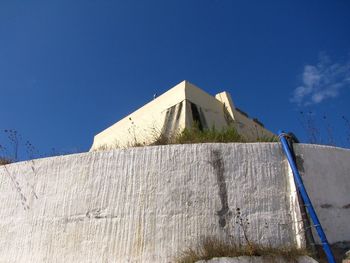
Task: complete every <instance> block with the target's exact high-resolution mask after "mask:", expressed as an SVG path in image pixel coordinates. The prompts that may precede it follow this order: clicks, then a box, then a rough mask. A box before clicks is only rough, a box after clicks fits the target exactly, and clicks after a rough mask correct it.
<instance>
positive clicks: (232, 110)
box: [90, 81, 274, 151]
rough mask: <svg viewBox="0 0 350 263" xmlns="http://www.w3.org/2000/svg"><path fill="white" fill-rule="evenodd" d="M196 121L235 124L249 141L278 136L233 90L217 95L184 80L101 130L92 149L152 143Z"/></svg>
mask: <svg viewBox="0 0 350 263" xmlns="http://www.w3.org/2000/svg"><path fill="white" fill-rule="evenodd" d="M195 122H196V123H198V126H199V128H200V129H211V128H213V127H214V128H215V129H217V130H221V129H223V128H226V127H228V126H230V125H233V126H234V127H235V128H236V129H237V131H238V133H239V134H241V135H242V136H243V137H245V138H246V140H247V141H256V140H257V139H259V138H265V137H272V136H274V134H273V133H272V132H270V131H268V130H267V129H265V128H264V126H263V124H262V123H261V122H259V121H258V120H257V119H251V118H249V117H248V115H247V114H246V113H244V112H243V111H241V110H239V109H238V108H236V107H235V106H234V104H233V101H232V99H231V96H230V94H229V93H227V92H221V93H219V94H217V95H215V97H213V96H211V95H209V94H208V93H206V92H204V91H203V90H201V89H199V88H198V87H196V86H195V85H193V84H191V83H189V82H188V81H182V82H181V83H179V84H178V85H176V86H175V87H173V88H171V89H170V90H168V91H167V92H165V93H164V94H162V95H161V96H159V97H157V98H155V99H154V100H152V101H151V102H149V103H147V104H146V105H144V106H143V107H141V108H140V109H138V110H136V111H135V112H133V113H131V114H130V115H128V116H126V117H125V118H123V119H122V120H120V121H118V122H117V123H115V124H113V125H112V126H110V127H108V128H107V129H105V130H104V131H102V132H100V133H99V134H97V135H96V136H95V137H94V142H93V145H92V147H91V149H90V151H93V150H99V149H109V148H118V147H128V146H132V145H135V144H142V145H148V144H151V143H152V142H153V141H155V139H156V138H157V137H159V135H160V134H162V135H165V136H167V137H170V136H172V135H174V134H175V133H178V132H181V131H182V130H183V129H184V128H189V127H192V126H193V124H194V123H195Z"/></svg>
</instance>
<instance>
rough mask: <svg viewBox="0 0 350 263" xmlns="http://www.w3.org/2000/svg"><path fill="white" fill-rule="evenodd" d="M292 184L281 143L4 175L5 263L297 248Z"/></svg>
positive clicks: (129, 153)
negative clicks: (202, 249) (243, 247)
mask: <svg viewBox="0 0 350 263" xmlns="http://www.w3.org/2000/svg"><path fill="white" fill-rule="evenodd" d="M289 182H290V180H289V178H288V173H287V168H286V165H285V161H284V157H283V154H282V151H281V149H280V146H279V145H278V144H276V143H275V144H273V143H270V144H268V143H267V144H197V145H173V146H159V147H144V148H132V149H126V150H114V151H108V152H91V153H86V154H78V155H70V156H63V157H53V158H46V159H39V160H34V161H28V162H22V163H17V164H12V165H7V166H1V167H0V262H11V263H13V262H26V263H28V262H36V263H37V262H84V263H86V262H173V259H174V257H175V256H176V255H178V253H179V252H180V251H182V250H184V249H186V248H188V247H193V246H195V245H196V244H198V242H199V240H201V239H202V238H203V237H206V236H210V237H216V238H222V239H225V238H227V239H228V238H230V239H233V240H235V241H236V242H241V243H244V242H245V239H244V238H243V234H244V231H245V233H246V235H247V236H248V238H249V239H250V241H252V242H257V243H260V244H269V245H273V246H280V245H283V246H285V245H288V244H294V243H296V240H297V239H302V236H303V235H302V231H301V225H300V217H298V213H297V212H296V210H298V209H296V207H295V202H294V201H293V200H292V199H291V195H290V189H291V188H290V187H291V186H290V185H289ZM293 214H294V215H293ZM240 219H242V221H240ZM240 222H242V223H241V224H242V225H240ZM297 233H299V234H297ZM300 233H301V234H300ZM299 243H300V244H302V242H301V241H299Z"/></svg>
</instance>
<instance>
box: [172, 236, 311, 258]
mask: <svg viewBox="0 0 350 263" xmlns="http://www.w3.org/2000/svg"><path fill="white" fill-rule="evenodd" d="M305 255H309V253H308V252H307V251H306V250H304V249H298V248H295V247H292V246H289V247H281V248H273V247H267V246H261V245H256V244H251V243H249V244H247V245H240V246H238V245H235V244H231V243H227V242H223V241H220V240H218V239H215V238H207V239H205V240H204V241H202V242H201V243H200V245H199V246H198V247H197V248H189V249H187V250H185V251H183V252H182V253H181V255H180V256H179V257H178V258H177V259H176V260H175V261H176V262H177V263H194V262H196V261H199V260H209V259H212V258H216V257H239V256H269V257H283V258H284V259H286V260H290V261H293V260H295V259H296V258H298V257H299V256H305Z"/></svg>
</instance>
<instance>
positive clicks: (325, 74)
mask: <svg viewBox="0 0 350 263" xmlns="http://www.w3.org/2000/svg"><path fill="white" fill-rule="evenodd" d="M344 87H350V60H348V61H347V62H345V63H333V62H332V61H331V59H330V58H329V57H328V56H326V55H324V54H322V55H320V58H319V62H318V63H317V64H316V65H306V66H305V67H304V72H303V75H302V83H301V85H300V86H298V87H297V88H296V89H295V90H294V92H293V97H292V98H291V99H290V101H291V102H294V103H297V104H298V105H310V104H317V103H321V102H322V101H324V100H325V99H328V98H336V97H337V96H338V95H339V92H340V90H341V89H342V88H344Z"/></svg>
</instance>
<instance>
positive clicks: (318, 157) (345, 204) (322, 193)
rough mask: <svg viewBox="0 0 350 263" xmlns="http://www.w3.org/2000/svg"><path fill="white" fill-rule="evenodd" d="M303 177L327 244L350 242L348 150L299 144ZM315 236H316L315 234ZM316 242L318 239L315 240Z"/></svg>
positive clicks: (297, 149)
mask: <svg viewBox="0 0 350 263" xmlns="http://www.w3.org/2000/svg"><path fill="white" fill-rule="evenodd" d="M295 151H296V154H297V155H298V156H299V158H298V159H299V160H301V161H300V163H301V167H302V171H301V174H302V178H303V182H304V184H305V187H306V189H307V191H308V194H309V196H310V198H311V200H312V202H313V205H314V208H315V210H316V212H317V215H318V218H319V220H320V222H321V224H322V226H323V228H324V230H325V232H326V234H327V239H328V241H329V242H330V243H336V242H341V241H350V224H349V222H350V150H349V149H342V148H338V147H331V146H321V145H309V144H299V145H296V146H295ZM314 236H316V237H317V234H316V232H314ZM315 240H316V241H317V242H318V243H320V240H319V239H318V238H316V239H315Z"/></svg>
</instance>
